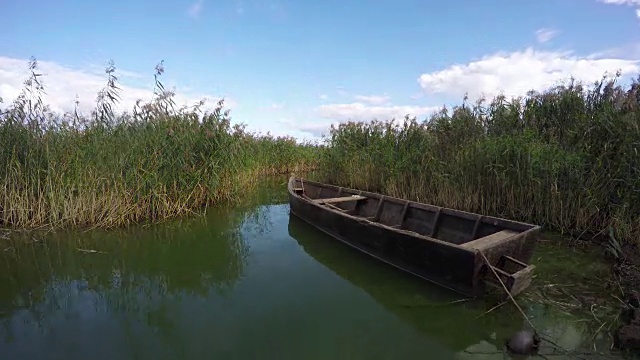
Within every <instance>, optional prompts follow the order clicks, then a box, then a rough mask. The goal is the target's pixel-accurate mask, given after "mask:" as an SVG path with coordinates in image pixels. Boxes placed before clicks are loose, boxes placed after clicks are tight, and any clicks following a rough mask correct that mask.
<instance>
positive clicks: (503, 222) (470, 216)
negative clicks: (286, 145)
mask: <svg viewBox="0 0 640 360" xmlns="http://www.w3.org/2000/svg"><path fill="white" fill-rule="evenodd" d="M296 180H300V181H303V182H304V183H308V184H312V185H315V186H319V187H324V188H331V189H333V190H340V189H342V191H343V192H345V191H346V192H352V193H353V194H352V195H361V196H367V197H368V198H375V199H378V200H382V201H390V202H393V203H395V204H398V205H405V204H407V203H408V204H409V205H410V206H411V205H413V206H414V207H416V208H419V209H422V210H427V211H439V212H440V213H443V214H446V215H452V216H457V217H460V218H463V219H466V220H477V219H478V218H479V219H480V221H481V222H485V223H488V224H492V225H495V226H501V227H505V228H506V229H508V230H513V231H515V232H517V234H515V235H513V236H518V237H520V236H526V235H528V234H529V233H532V232H535V231H539V230H541V228H542V227H541V226H540V225H535V224H530V223H525V222H521V221H515V220H510V219H505V218H497V217H493V216H488V215H482V214H478V213H472V212H468V211H463V210H457V209H452V208H447V207H441V206H435V205H430V204H425V203H421V202H417V201H413V200H408V199H401V198H397V197H393V196H387V195H383V194H381V193H374V192H370V191H364V190H356V189H352V188H346V187H341V186H337V185H332V184H325V183H321V182H318V181H312V180H305V179H303V178H301V177H296V176H291V177H289V181H288V184H287V189H288V192H289V194H290V195H292V196H294V197H296V198H297V199H299V200H300V201H303V202H305V203H307V204H311V205H313V206H315V207H317V208H319V209H322V210H324V211H331V212H332V213H335V214H339V215H341V216H344V217H346V218H349V219H350V220H352V221H357V222H360V223H366V224H367V225H370V226H377V227H379V228H382V229H386V230H391V231H393V232H395V233H399V234H404V235H408V236H412V237H415V238H419V239H422V240H426V241H431V242H435V243H438V244H442V245H446V246H449V247H452V248H455V249H458V250H464V251H467V252H471V253H478V252H480V250H478V249H475V248H472V247H465V246H463V245H464V244H466V243H468V242H471V241H477V240H479V239H482V238H478V239H472V240H469V241H466V242H464V243H461V244H455V243H451V242H447V241H444V240H440V239H437V238H434V237H432V236H428V235H422V234H419V233H417V232H414V231H409V230H403V229H398V228H395V227H392V226H389V225H385V224H382V223H380V222H377V221H371V220H368V219H366V218H362V217H358V216H354V215H351V214H347V213H344V212H342V211H338V210H335V209H333V208H331V207H327V206H323V205H321V204H318V203H315V202H314V201H313V200H314V199H312V198H308V199H305V198H304V197H302V196H300V195H298V194H297V193H296V192H295V191H294V186H293V185H294V184H295V181H296ZM415 205H418V206H415ZM513 225H515V228H514V226H513ZM520 227H527V228H528V229H526V230H518V229H517V228H520ZM513 236H510V237H508V238H506V239H504V240H509V239H511V238H513ZM499 244H500V243H497V244H495V245H493V246H490V247H488V248H485V249H484V250H485V251H486V250H487V249H491V248H493V247H495V246H498V245H499Z"/></svg>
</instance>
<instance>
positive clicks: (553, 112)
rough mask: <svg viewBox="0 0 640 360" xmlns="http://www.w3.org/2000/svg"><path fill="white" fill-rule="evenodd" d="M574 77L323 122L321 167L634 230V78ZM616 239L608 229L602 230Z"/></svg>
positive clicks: (563, 219) (427, 194)
mask: <svg viewBox="0 0 640 360" xmlns="http://www.w3.org/2000/svg"><path fill="white" fill-rule="evenodd" d="M617 79H618V76H616V77H615V78H613V79H606V78H603V80H602V81H599V82H597V83H595V84H593V86H589V87H587V86H583V85H582V84H578V83H576V82H573V81H572V82H570V83H568V84H565V85H562V86H558V87H554V88H552V89H548V90H547V91H545V92H542V93H535V92H530V93H529V94H528V95H527V96H526V97H523V98H517V99H512V100H510V101H508V100H507V99H506V98H504V97H502V96H500V97H496V98H495V99H493V100H492V101H491V102H490V103H488V104H486V102H485V101H484V100H483V99H481V101H478V102H477V103H476V104H473V105H470V104H468V103H467V99H465V101H464V102H463V104H462V105H460V106H458V107H455V108H453V109H451V110H448V109H442V111H440V112H439V113H438V114H435V115H434V116H432V117H431V118H430V119H427V120H425V121H424V122H418V121H417V120H416V119H415V118H414V119H411V118H405V119H404V121H403V122H401V123H399V122H394V121H377V120H375V121H371V122H368V123H354V122H349V123H344V124H341V125H339V126H338V127H332V129H331V133H330V135H329V137H328V139H327V140H328V146H327V151H326V152H324V153H323V155H322V160H321V163H320V169H321V171H322V177H323V178H324V179H325V180H326V181H329V182H332V183H336V184H339V185H342V186H349V187H356V188H359V189H366V190H373V191H379V192H382V193H386V194H389V195H392V196H398V197H403V198H409V199H413V200H418V201H422V202H427V203H432V204H436V205H439V206H446V207H453V208H457V209H462V210H466V211H472V212H479V213H482V214H486V215H492V216H500V217H506V218H510V219H515V220H521V221H527V222H532V223H536V224H540V225H543V226H544V227H546V228H548V229H552V230H558V231H561V232H563V233H569V234H572V235H574V236H585V237H587V236H588V237H600V236H604V237H606V238H611V239H618V240H620V239H623V240H628V241H636V242H638V241H640V216H639V215H638V214H640V155H639V153H640V77H639V78H638V80H637V81H632V82H631V84H630V85H628V86H626V87H623V86H620V85H617ZM612 241H614V242H616V241H617V240H612Z"/></svg>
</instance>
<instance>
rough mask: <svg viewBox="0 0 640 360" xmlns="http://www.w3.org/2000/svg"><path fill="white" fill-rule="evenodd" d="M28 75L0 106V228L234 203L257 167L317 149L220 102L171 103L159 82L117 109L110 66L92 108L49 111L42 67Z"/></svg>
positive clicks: (106, 220) (311, 163) (297, 163)
mask: <svg viewBox="0 0 640 360" xmlns="http://www.w3.org/2000/svg"><path fill="white" fill-rule="evenodd" d="M29 69H30V71H31V75H30V77H29V78H28V79H27V80H26V81H25V86H24V89H23V91H22V93H21V94H20V95H19V97H18V98H17V99H16V100H15V101H14V102H13V103H12V104H10V106H9V107H8V108H7V109H6V110H5V111H4V112H3V113H1V114H0V143H1V144H2V148H1V149H0V189H1V190H0V226H2V227H19V228H33V227H42V226H53V227H63V226H64V227H67V226H83V227H87V226H91V227H113V226H122V225H127V224H131V223H138V222H143V221H152V222H153V221H160V220H163V219H166V218H169V217H174V216H179V215H184V214H188V213H191V212H193V211H197V210H198V209H201V208H203V207H204V206H207V205H212V204H220V203H224V202H232V201H233V202H236V201H239V200H241V199H242V197H243V196H244V194H245V193H246V192H247V191H248V190H250V188H251V186H252V185H254V184H255V183H256V179H257V177H258V176H259V175H262V174H279V173H288V172H290V171H303V170H308V169H312V168H314V167H315V165H316V159H317V158H318V156H317V151H319V150H318V148H317V147H316V146H314V145H312V144H306V143H305V144H298V143H297V142H296V141H295V140H294V139H293V138H288V137H273V136H271V135H259V134H254V133H250V132H248V131H247V130H246V127H245V126H244V125H243V124H232V122H231V118H230V116H229V114H230V113H229V110H225V109H224V100H220V101H219V102H218V103H217V106H216V107H215V109H214V110H213V111H211V112H206V111H202V110H201V109H202V107H203V105H204V102H199V103H197V104H195V105H194V106H192V107H183V108H177V107H176V103H175V101H174V100H173V98H174V96H175V93H174V92H173V91H170V90H167V89H165V88H164V86H163V84H162V82H161V81H160V77H161V75H162V74H163V72H164V66H163V64H162V63H160V64H158V66H157V67H156V73H155V87H154V98H153V99H152V100H151V101H150V102H148V103H142V102H141V101H139V102H138V103H136V105H135V106H134V108H133V109H132V112H125V113H121V114H117V113H116V112H115V111H114V105H115V104H116V103H117V102H118V101H119V99H120V92H121V88H120V87H119V85H118V77H117V75H116V68H115V66H114V65H113V63H110V64H109V66H108V67H107V69H106V74H107V84H106V86H105V88H104V89H103V90H102V91H100V92H99V94H98V97H97V100H96V108H95V110H94V111H93V112H92V113H91V114H89V115H87V114H80V113H79V112H78V111H77V110H76V111H74V112H70V113H66V114H62V115H61V114H56V113H54V112H52V111H51V110H50V109H49V108H48V107H47V106H46V105H45V104H44V103H43V100H42V99H43V94H44V86H43V84H42V82H41V80H40V79H41V77H42V74H39V73H38V66H37V61H36V60H35V59H31V61H30V63H29Z"/></svg>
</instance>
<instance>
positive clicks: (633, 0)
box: [598, 0, 640, 19]
mask: <svg viewBox="0 0 640 360" xmlns="http://www.w3.org/2000/svg"><path fill="white" fill-rule="evenodd" d="M598 1H599V2H601V3H604V4H609V5H627V6H636V7H640V0H598ZM636 16H637V17H638V19H640V8H638V9H636Z"/></svg>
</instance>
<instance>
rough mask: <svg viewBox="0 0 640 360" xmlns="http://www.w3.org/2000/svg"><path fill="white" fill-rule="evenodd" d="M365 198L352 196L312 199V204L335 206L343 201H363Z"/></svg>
mask: <svg viewBox="0 0 640 360" xmlns="http://www.w3.org/2000/svg"><path fill="white" fill-rule="evenodd" d="M364 199H366V196H360V195H353V196H345V197H337V198H327V199H314V200H313V202H314V203H316V204H321V205H322V204H335V203H339V202H344V201H356V200H364Z"/></svg>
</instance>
